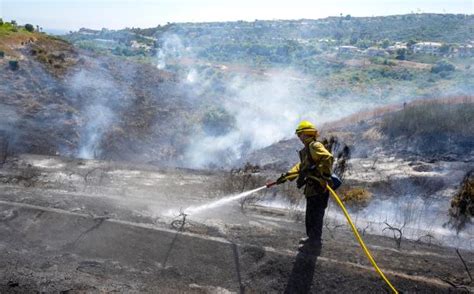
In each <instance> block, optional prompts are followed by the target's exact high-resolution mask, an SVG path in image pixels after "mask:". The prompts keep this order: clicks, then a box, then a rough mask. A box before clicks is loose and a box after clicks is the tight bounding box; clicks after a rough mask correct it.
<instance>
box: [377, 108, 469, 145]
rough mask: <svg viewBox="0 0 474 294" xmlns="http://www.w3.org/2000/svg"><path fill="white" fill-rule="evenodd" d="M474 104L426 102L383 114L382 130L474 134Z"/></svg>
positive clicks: (413, 133) (390, 133)
mask: <svg viewBox="0 0 474 294" xmlns="http://www.w3.org/2000/svg"><path fill="white" fill-rule="evenodd" d="M473 124H474V103H464V102H463V103H435V102H432V103H425V104H420V105H412V106H407V107H406V108H404V109H403V110H402V111H398V112H395V113H392V114H390V115H386V116H384V117H383V120H382V125H381V130H382V132H383V133H385V134H386V135H388V136H390V137H398V136H418V135H439V134H448V133H449V134H458V135H462V136H472V135H474V129H473V128H472V125H473Z"/></svg>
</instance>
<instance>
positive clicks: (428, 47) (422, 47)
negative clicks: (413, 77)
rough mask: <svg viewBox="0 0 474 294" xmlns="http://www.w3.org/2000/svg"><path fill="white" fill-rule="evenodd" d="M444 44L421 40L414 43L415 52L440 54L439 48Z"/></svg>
mask: <svg viewBox="0 0 474 294" xmlns="http://www.w3.org/2000/svg"><path fill="white" fill-rule="evenodd" d="M442 45H443V44H441V43H438V42H420V43H416V44H415V45H413V53H424V54H433V55H438V54H440V51H439V49H440V48H441V46H442Z"/></svg>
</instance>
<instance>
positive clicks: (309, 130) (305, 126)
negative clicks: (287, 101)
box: [295, 120, 318, 136]
mask: <svg viewBox="0 0 474 294" xmlns="http://www.w3.org/2000/svg"><path fill="white" fill-rule="evenodd" d="M301 133H304V134H307V135H314V136H316V134H317V133H318V129H316V127H315V126H314V125H313V124H312V123H311V122H309V121H307V120H303V121H301V122H300V123H299V124H298V126H297V127H296V131H295V134H297V135H299V134H301Z"/></svg>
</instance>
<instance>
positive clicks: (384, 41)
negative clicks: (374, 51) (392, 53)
mask: <svg viewBox="0 0 474 294" xmlns="http://www.w3.org/2000/svg"><path fill="white" fill-rule="evenodd" d="M381 46H382V48H387V47H388V46H390V40H389V39H384V40H383V41H382V44H381Z"/></svg>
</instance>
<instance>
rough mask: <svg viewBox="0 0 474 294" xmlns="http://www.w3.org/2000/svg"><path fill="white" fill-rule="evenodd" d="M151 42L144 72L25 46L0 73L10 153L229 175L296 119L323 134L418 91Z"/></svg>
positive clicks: (184, 40)
mask: <svg viewBox="0 0 474 294" xmlns="http://www.w3.org/2000/svg"><path fill="white" fill-rule="evenodd" d="M208 33H211V32H203V34H208ZM155 38H156V39H157V41H156V57H155V58H154V59H153V62H152V63H148V62H143V63H140V62H136V61H132V60H125V59H124V58H119V57H114V56H104V55H100V54H96V53H91V52H88V51H82V50H79V49H77V48H74V47H73V46H71V45H68V44H67V43H66V42H64V41H58V40H55V41H54V42H53V41H51V42H48V41H47V40H42V41H41V42H37V43H34V44H29V45H26V46H25V47H24V48H23V49H22V54H23V55H24V56H25V60H24V61H22V62H20V63H21V64H20V70H19V71H3V72H2V79H1V82H0V84H1V85H0V87H1V88H2V90H3V91H2V94H1V95H2V100H1V101H2V103H3V105H5V108H8V109H10V110H9V112H14V115H13V117H17V120H16V123H12V122H9V123H2V125H3V126H2V128H4V129H9V131H8V133H6V134H5V135H4V136H3V137H5V138H8V141H9V144H8V146H9V147H8V148H9V150H10V151H9V152H18V153H21V152H33V153H40V154H59V155H65V156H73V157H82V158H97V159H112V160H126V161H134V162H148V163H154V164H160V165H172V166H181V167H191V168H219V169H222V168H224V169H230V168H233V167H236V166H239V165H242V164H243V163H245V162H246V161H247V159H248V158H249V157H251V156H252V153H253V152H254V151H256V150H260V149H262V148H272V147H271V146H272V145H273V144H275V143H277V142H279V141H282V140H286V139H288V138H290V137H291V136H292V134H293V131H294V127H295V125H296V124H297V123H298V121H300V120H302V119H308V120H312V121H314V122H316V124H317V125H318V126H321V125H322V124H323V123H327V122H331V121H334V120H335V119H339V118H343V117H345V116H347V115H349V114H352V113H356V112H358V111H360V110H364V109H367V108H369V107H374V106H377V105H378V106H381V105H386V104H391V103H400V104H401V103H403V102H407V101H410V100H412V99H415V98H417V96H416V95H413V93H417V92H419V91H420V89H421V88H423V89H424V87H422V85H420V84H417V83H415V82H407V81H403V82H400V83H398V82H397V83H395V84H394V82H390V83H383V82H382V81H379V80H378V79H375V78H374V79H372V80H371V82H370V84H368V85H362V84H361V83H359V82H357V83H354V82H353V81H354V80H353V79H348V80H346V79H345V78H344V77H342V76H339V75H340V74H339V73H340V71H341V69H340V68H339V69H336V68H333V69H331V70H333V72H334V73H336V74H337V75H338V76H337V77H335V78H330V79H329V78H324V77H321V76H314V75H311V74H308V73H306V72H304V71H302V70H301V69H300V68H298V67H295V66H292V65H291V66H290V65H288V66H279V67H269V66H268V65H266V66H261V67H259V66H251V65H249V64H239V63H232V62H222V63H220V62H216V61H211V62H210V61H209V59H207V58H205V57H204V56H203V55H202V53H203V51H202V50H203V44H202V40H201V39H199V38H191V37H189V36H188V37H187V36H186V34H184V33H183V32H181V31H179V30H176V29H174V28H173V26H170V27H169V28H168V29H166V30H165V29H163V30H160V31H159V34H157V35H156V36H155ZM216 50H217V49H216ZM216 54H217V53H216ZM248 54H254V53H252V52H248ZM288 54H290V53H288ZM50 61H51V62H50ZM348 70H349V71H351V69H349V68H348ZM459 82H462V81H458V80H456V83H452V84H448V85H445V94H449V93H455V92H458V91H460V90H458V89H457V88H456V87H457V86H459ZM420 87H421V88H420ZM341 89H346V90H344V91H342V90H341ZM347 89H350V91H348V90H347ZM427 91H437V90H436V88H432V87H430V88H428V90H427ZM463 91H464V90H463ZM466 91H468V89H467V90H466ZM461 92H462V91H461ZM432 93H434V92H432ZM422 95H423V96H424V97H426V96H427V95H429V92H426V91H425V92H423V94H422ZM296 148H298V147H296ZM296 148H295V149H296ZM293 157H294V155H292V157H291V158H293ZM254 163H255V162H254ZM259 164H260V165H262V164H261V163H259ZM262 166H268V164H266V163H264V164H263V165H262ZM282 166H283V165H282V164H280V167H282ZM274 167H276V166H275V165H274Z"/></svg>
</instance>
